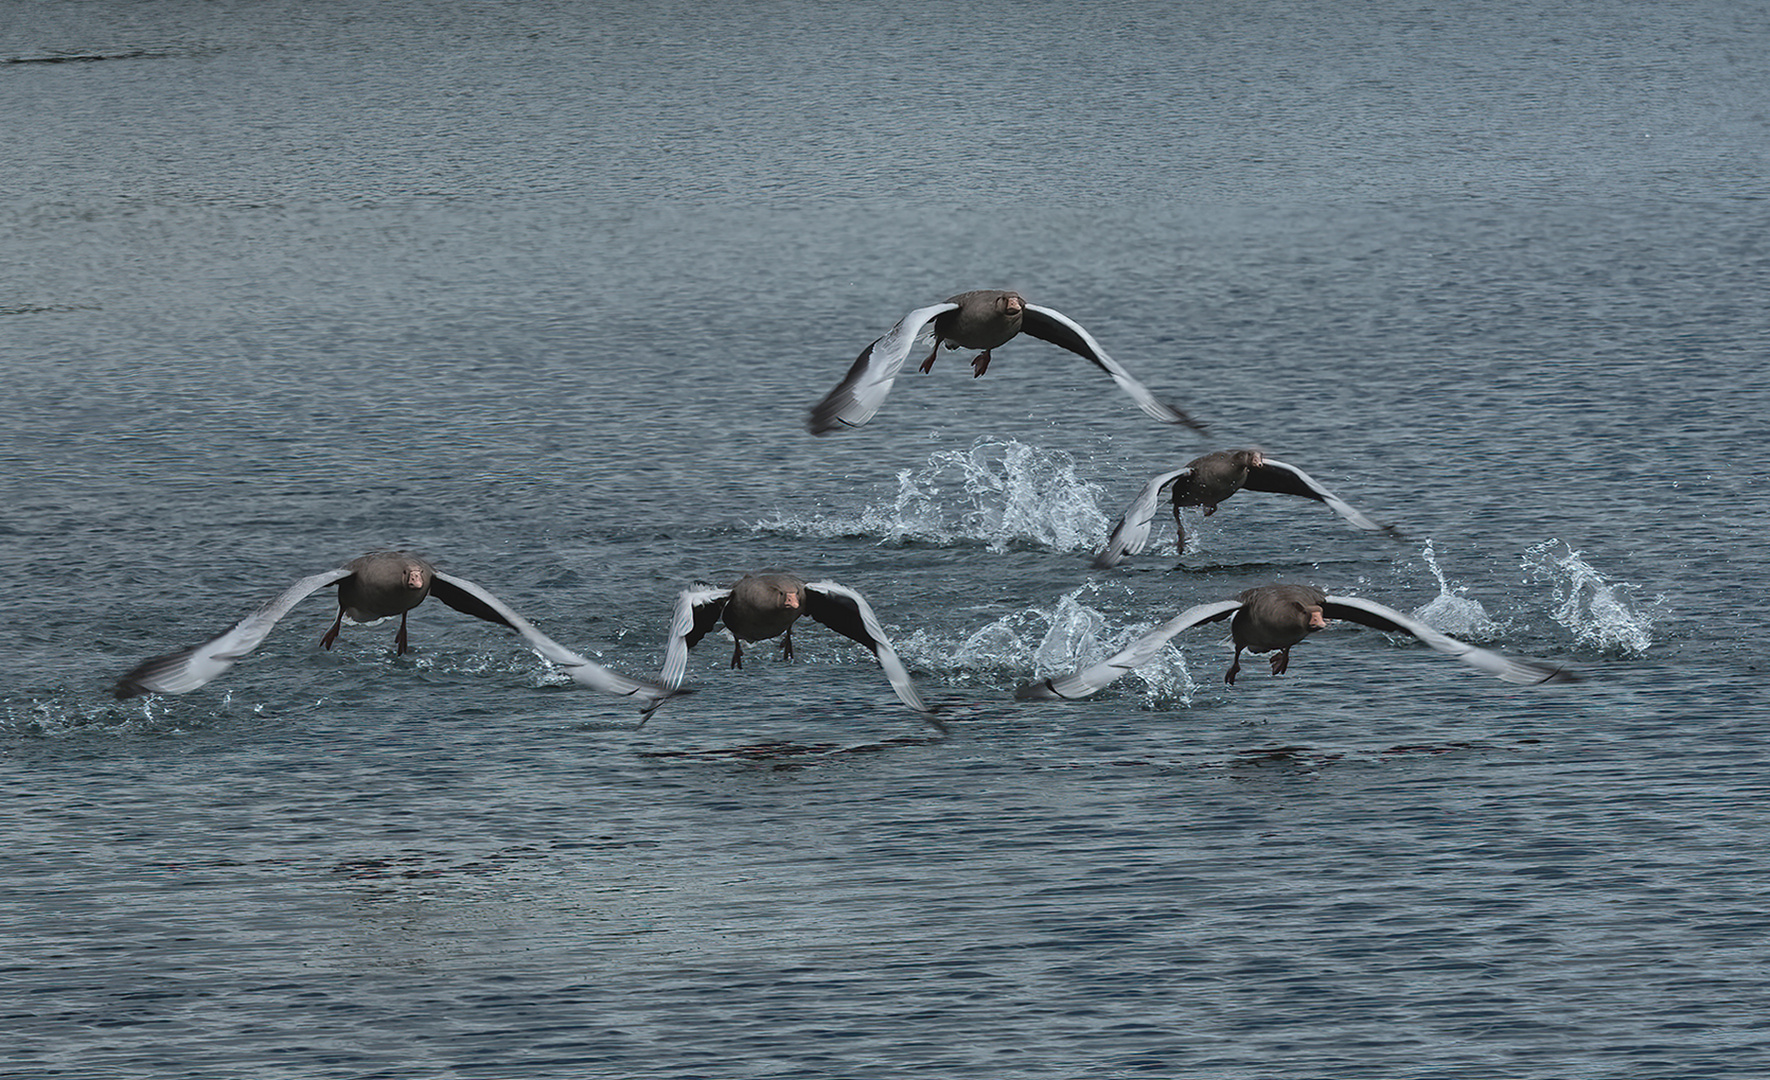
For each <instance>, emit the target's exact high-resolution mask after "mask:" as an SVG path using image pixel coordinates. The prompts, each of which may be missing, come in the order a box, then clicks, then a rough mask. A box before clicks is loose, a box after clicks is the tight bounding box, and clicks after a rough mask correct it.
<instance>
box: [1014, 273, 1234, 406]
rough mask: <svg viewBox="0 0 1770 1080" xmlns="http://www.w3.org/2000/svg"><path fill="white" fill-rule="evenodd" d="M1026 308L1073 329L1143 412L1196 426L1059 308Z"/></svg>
mask: <svg viewBox="0 0 1770 1080" xmlns="http://www.w3.org/2000/svg"><path fill="white" fill-rule="evenodd" d="M1026 310H1028V311H1036V312H1038V313H1039V314H1040V315H1043V316H1045V317H1046V318H1048V319H1051V320H1053V321H1055V322H1059V323H1062V324H1063V325H1064V326H1066V327H1068V328H1069V329H1071V330H1073V331H1075V333H1076V335H1077V336H1078V337H1080V338H1081V339H1082V340H1083V341H1084V342H1086V343H1087V345H1088V348H1090V349H1092V350H1094V357H1095V362H1096V363H1098V364H1099V365H1100V366H1101V368H1103V369H1105V371H1106V373H1107V374H1108V375H1111V376H1112V381H1113V382H1116V383H1118V384H1119V389H1121V390H1123V391H1124V392H1125V393H1127V394H1130V395H1131V397H1132V399H1134V400H1135V401H1136V402H1137V407H1138V408H1140V409H1142V410H1143V411H1144V412H1145V413H1148V414H1149V415H1150V416H1152V417H1154V418H1155V419H1157V420H1160V421H1161V422H1162V423H1164V424H1184V425H1186V426H1187V427H1190V428H1194V429H1196V428H1198V426H1199V425H1198V423H1197V422H1196V421H1194V420H1193V419H1192V418H1191V417H1189V416H1187V415H1186V414H1185V413H1183V412H1181V411H1180V410H1179V409H1176V408H1174V407H1173V406H1172V405H1169V404H1168V403H1167V402H1165V401H1162V400H1161V399H1160V398H1158V397H1156V396H1155V395H1154V394H1152V393H1150V391H1149V388H1148V387H1147V386H1144V385H1143V384H1142V383H1140V382H1138V381H1137V380H1136V379H1134V378H1132V377H1131V373H1130V372H1128V371H1126V370H1125V369H1124V368H1123V367H1121V366H1120V365H1119V362H1118V361H1117V360H1114V359H1113V358H1112V357H1111V356H1109V355H1107V352H1106V350H1105V349H1102V348H1101V347H1100V343H1099V342H1098V341H1095V340H1094V335H1093V334H1090V333H1088V332H1087V331H1086V330H1084V329H1082V325H1081V324H1080V323H1078V322H1076V321H1075V320H1074V319H1072V318H1070V317H1069V316H1068V315H1065V314H1064V313H1063V312H1061V311H1057V310H1055V309H1053V308H1048V307H1040V306H1039V305H1037V304H1028V305H1026Z"/></svg>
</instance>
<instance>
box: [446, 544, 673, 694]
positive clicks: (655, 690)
mask: <svg viewBox="0 0 1770 1080" xmlns="http://www.w3.org/2000/svg"><path fill="white" fill-rule="evenodd" d="M436 577H438V578H440V579H442V580H443V581H446V582H448V583H449V584H451V585H453V586H455V587H456V588H458V589H460V590H462V591H463V592H468V593H472V594H473V595H474V596H476V597H478V598H479V599H480V600H481V601H483V602H484V603H485V605H486V606H487V607H489V608H491V609H492V610H493V611H496V612H497V613H498V614H500V615H502V616H504V618H505V619H506V620H508V621H509V623H510V625H511V626H513V627H515V628H516V632H517V633H519V634H521V635H522V639H523V640H524V641H526V642H528V646H529V648H531V649H533V650H534V651H535V652H536V653H537V654H538V655H539V656H540V657H541V658H542V659H544V660H547V661H549V662H550V663H553V664H555V665H557V666H558V667H560V668H561V669H563V670H564V671H565V673H566V674H567V675H570V676H571V677H572V681H573V682H576V683H578V684H580V685H582V686H588V687H589V688H590V689H592V690H600V691H602V692H603V693H605V694H614V695H616V696H618V697H631V698H637V699H639V702H640V707H641V708H642V709H643V710H644V711H645V713H646V714H647V715H650V713H651V711H652V710H653V709H655V708H657V707H658V706H659V705H660V704H662V703H663V701H664V699H665V698H667V697H669V696H670V695H671V693H672V692H673V690H672V689H667V688H665V687H662V686H657V685H654V684H652V683H648V682H641V681H640V680H638V679H632V678H628V677H627V676H625V675H622V674H620V673H619V672H614V671H610V670H609V669H608V668H605V667H603V666H602V665H601V664H598V663H596V662H595V661H594V660H590V659H588V658H586V657H582V656H579V655H578V654H577V653H575V652H573V651H571V650H570V649H568V648H566V647H565V646H564V645H561V644H560V643H559V642H557V641H554V640H553V639H552V638H550V637H548V636H547V635H546V634H543V633H541V631H539V630H537V629H535V627H534V624H532V623H530V622H529V621H528V620H527V619H525V618H523V617H522V616H521V615H518V614H517V613H516V612H514V611H512V610H510V607H509V605H507V604H505V603H504V601H502V600H500V599H498V598H497V597H495V596H493V595H492V594H491V593H489V592H487V591H485V590H484V589H482V588H480V587H479V586H478V585H475V584H474V583H473V582H471V581H468V580H466V579H464V578H458V577H455V576H453V575H451V574H445V573H442V572H441V571H437V572H436Z"/></svg>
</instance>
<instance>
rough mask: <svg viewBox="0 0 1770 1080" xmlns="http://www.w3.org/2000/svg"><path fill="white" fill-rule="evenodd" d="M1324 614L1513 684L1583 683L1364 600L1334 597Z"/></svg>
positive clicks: (1550, 667) (1550, 666)
mask: <svg viewBox="0 0 1770 1080" xmlns="http://www.w3.org/2000/svg"><path fill="white" fill-rule="evenodd" d="M1321 613H1322V614H1323V615H1325V616H1327V617H1328V618H1330V619H1344V620H1346V621H1347V622H1355V623H1359V624H1360V625H1363V626H1370V627H1374V628H1376V629H1378V630H1387V631H1389V632H1391V633H1400V634H1412V635H1413V636H1414V637H1416V638H1419V639H1420V640H1421V641H1423V642H1425V643H1426V644H1427V645H1430V646H1432V648H1434V649H1437V650H1438V651H1439V652H1441V653H1444V654H1445V655H1447V656H1454V657H1456V658H1457V659H1458V660H1461V661H1462V662H1463V663H1465V664H1473V665H1475V666H1476V667H1478V668H1480V669H1481V670H1482V671H1485V672H1487V673H1488V674H1490V675H1498V676H1499V677H1500V678H1502V679H1504V680H1506V681H1507V682H1509V683H1523V684H1526V685H1529V684H1533V683H1546V682H1557V683H1559V682H1578V681H1579V676H1578V675H1576V674H1574V673H1573V672H1571V671H1568V670H1567V669H1566V668H1561V667H1556V666H1555V665H1553V664H1545V663H1543V662H1542V661H1541V660H1527V659H1521V658H1518V657H1512V656H1503V655H1501V654H1499V653H1496V652H1490V651H1489V650H1487V649H1483V648H1479V647H1477V646H1474V645H1471V644H1469V643H1468V642H1466V641H1458V640H1457V639H1456V638H1453V637H1449V636H1447V635H1445V634H1441V633H1439V632H1438V631H1436V630H1434V629H1432V628H1431V627H1430V626H1427V625H1426V624H1425V623H1423V622H1421V621H1419V620H1418V619H1413V618H1409V617H1408V616H1406V615H1403V614H1402V613H1401V612H1399V611H1396V610H1395V609H1393V608H1387V607H1384V606H1383V605H1382V604H1377V603H1372V602H1371V601H1369V600H1361V599H1359V598H1358V597H1356V596H1330V597H1328V598H1327V600H1326V601H1325V602H1324V603H1323V604H1322V605H1321Z"/></svg>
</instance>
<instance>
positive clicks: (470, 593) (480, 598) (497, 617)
mask: <svg viewBox="0 0 1770 1080" xmlns="http://www.w3.org/2000/svg"><path fill="white" fill-rule="evenodd" d="M466 584H467V583H466V582H464V581H462V580H461V579H460V578H452V577H449V576H448V575H447V574H439V573H437V572H435V571H434V570H433V571H431V575H430V595H431V596H434V597H436V598H437V599H438V600H440V601H442V602H443V603H445V604H447V605H448V606H449V607H452V608H454V609H455V610H456V611H459V612H461V613H462V614H463V615H471V616H473V617H474V618H476V619H484V620H485V621H486V622H489V623H497V624H498V625H499V626H506V627H509V628H510V629H512V630H515V631H517V632H518V633H521V632H522V631H521V628H520V627H518V626H517V625H516V624H515V623H512V622H511V621H510V619H509V617H508V616H507V615H506V614H505V612H506V611H508V610H509V609H507V608H504V606H503V605H502V604H496V605H495V606H494V604H493V603H488V602H487V601H488V600H489V599H490V596H491V594H489V593H487V592H485V590H483V589H480V588H477V587H475V588H473V589H467V588H463V586H464V585H466ZM501 608H502V609H503V610H500V609H501Z"/></svg>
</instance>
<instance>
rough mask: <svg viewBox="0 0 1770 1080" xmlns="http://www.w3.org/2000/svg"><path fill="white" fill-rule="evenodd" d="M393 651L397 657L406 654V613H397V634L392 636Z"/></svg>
mask: <svg viewBox="0 0 1770 1080" xmlns="http://www.w3.org/2000/svg"><path fill="white" fill-rule="evenodd" d="M393 651H394V654H395V655H397V656H404V655H405V654H406V613H405V612H403V611H402V612H400V613H399V633H397V634H395V635H394V636H393Z"/></svg>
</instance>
